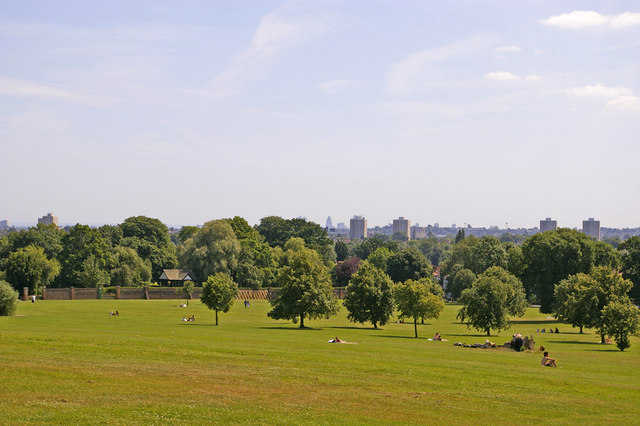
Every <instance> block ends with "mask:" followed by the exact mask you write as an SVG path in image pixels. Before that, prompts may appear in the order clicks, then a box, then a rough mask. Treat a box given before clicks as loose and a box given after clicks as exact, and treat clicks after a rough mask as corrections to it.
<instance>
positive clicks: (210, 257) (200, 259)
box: [180, 220, 240, 279]
mask: <svg viewBox="0 0 640 426" xmlns="http://www.w3.org/2000/svg"><path fill="white" fill-rule="evenodd" d="M239 254H240V244H239V243H238V239H237V238H236V235H235V233H234V232H233V229H232V228H231V225H229V223H227V222H226V221H225V220H212V221H210V222H207V223H205V224H204V225H203V226H202V228H201V229H200V230H199V231H198V233H197V234H196V235H195V236H194V237H193V238H190V239H188V240H187V241H186V242H185V243H184V245H183V246H182V247H181V251H180V264H181V265H182V266H183V267H184V268H186V269H190V270H191V271H192V272H193V273H194V274H195V276H196V277H197V278H198V279H203V277H208V276H209V275H214V274H215V273H217V272H223V273H225V274H228V275H230V276H233V274H234V272H235V269H236V267H237V266H238V256H239Z"/></svg>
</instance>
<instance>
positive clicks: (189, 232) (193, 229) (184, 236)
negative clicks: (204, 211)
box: [178, 226, 198, 243]
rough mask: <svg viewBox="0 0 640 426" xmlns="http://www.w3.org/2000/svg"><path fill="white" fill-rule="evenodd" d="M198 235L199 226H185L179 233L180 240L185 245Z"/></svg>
mask: <svg viewBox="0 0 640 426" xmlns="http://www.w3.org/2000/svg"><path fill="white" fill-rule="evenodd" d="M197 233H198V227H197V226H183V227H182V228H180V231H178V240H179V241H180V242H181V243H184V242H185V241H187V240H188V239H189V238H193V237H194V236H195V235H196V234H197Z"/></svg>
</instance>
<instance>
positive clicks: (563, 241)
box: [522, 228, 595, 313]
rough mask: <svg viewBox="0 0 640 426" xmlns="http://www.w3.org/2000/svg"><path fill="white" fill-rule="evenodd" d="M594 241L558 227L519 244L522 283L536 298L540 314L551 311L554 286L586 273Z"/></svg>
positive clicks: (593, 260) (589, 267)
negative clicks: (578, 274)
mask: <svg viewBox="0 0 640 426" xmlns="http://www.w3.org/2000/svg"><path fill="white" fill-rule="evenodd" d="M594 244H595V242H594V241H593V240H591V239H590V238H589V237H588V236H587V235H585V234H583V233H582V232H578V231H576V230H571V229H564V228H560V229H557V230H555V231H547V232H541V233H539V234H535V235H534V236H532V237H531V238H529V239H528V240H527V241H525V242H524V244H523V245H522V254H523V259H524V267H523V273H522V282H523V284H524V286H525V289H526V291H527V293H528V294H533V295H535V296H537V298H538V299H539V301H540V311H541V312H544V313H551V312H552V311H553V294H554V286H555V285H556V284H558V283H559V282H560V281H561V280H563V279H565V278H567V277H568V276H569V275H573V274H577V273H580V272H582V273H589V271H591V268H592V267H593V266H594V262H595V254H594V252H595V248H594Z"/></svg>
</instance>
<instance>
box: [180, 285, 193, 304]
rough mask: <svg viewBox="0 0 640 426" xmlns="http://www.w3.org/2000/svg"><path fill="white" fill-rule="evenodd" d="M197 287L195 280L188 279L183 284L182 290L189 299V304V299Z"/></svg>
mask: <svg viewBox="0 0 640 426" xmlns="http://www.w3.org/2000/svg"><path fill="white" fill-rule="evenodd" d="M194 288H195V286H194V284H193V281H191V280H187V281H185V282H184V283H183V284H182V288H181V289H180V291H181V292H182V295H183V296H184V298H185V299H187V305H188V304H189V299H191V295H192V294H193V289H194Z"/></svg>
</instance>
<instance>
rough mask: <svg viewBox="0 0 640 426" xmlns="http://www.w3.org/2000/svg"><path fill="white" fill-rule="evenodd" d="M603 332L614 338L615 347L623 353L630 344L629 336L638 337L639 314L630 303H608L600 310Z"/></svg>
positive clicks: (636, 308)
mask: <svg viewBox="0 0 640 426" xmlns="http://www.w3.org/2000/svg"><path fill="white" fill-rule="evenodd" d="M602 323H603V324H604V330H603V331H604V332H605V333H606V334H608V335H610V336H612V337H613V338H614V340H615V341H616V346H617V347H618V349H620V350H621V351H624V350H625V349H627V348H628V347H629V346H631V343H630V342H629V336H637V335H638V329H639V328H638V327H639V323H640V313H638V307H637V306H635V305H633V304H632V303H623V302H609V304H608V305H607V306H605V307H604V309H603V310H602Z"/></svg>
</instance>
